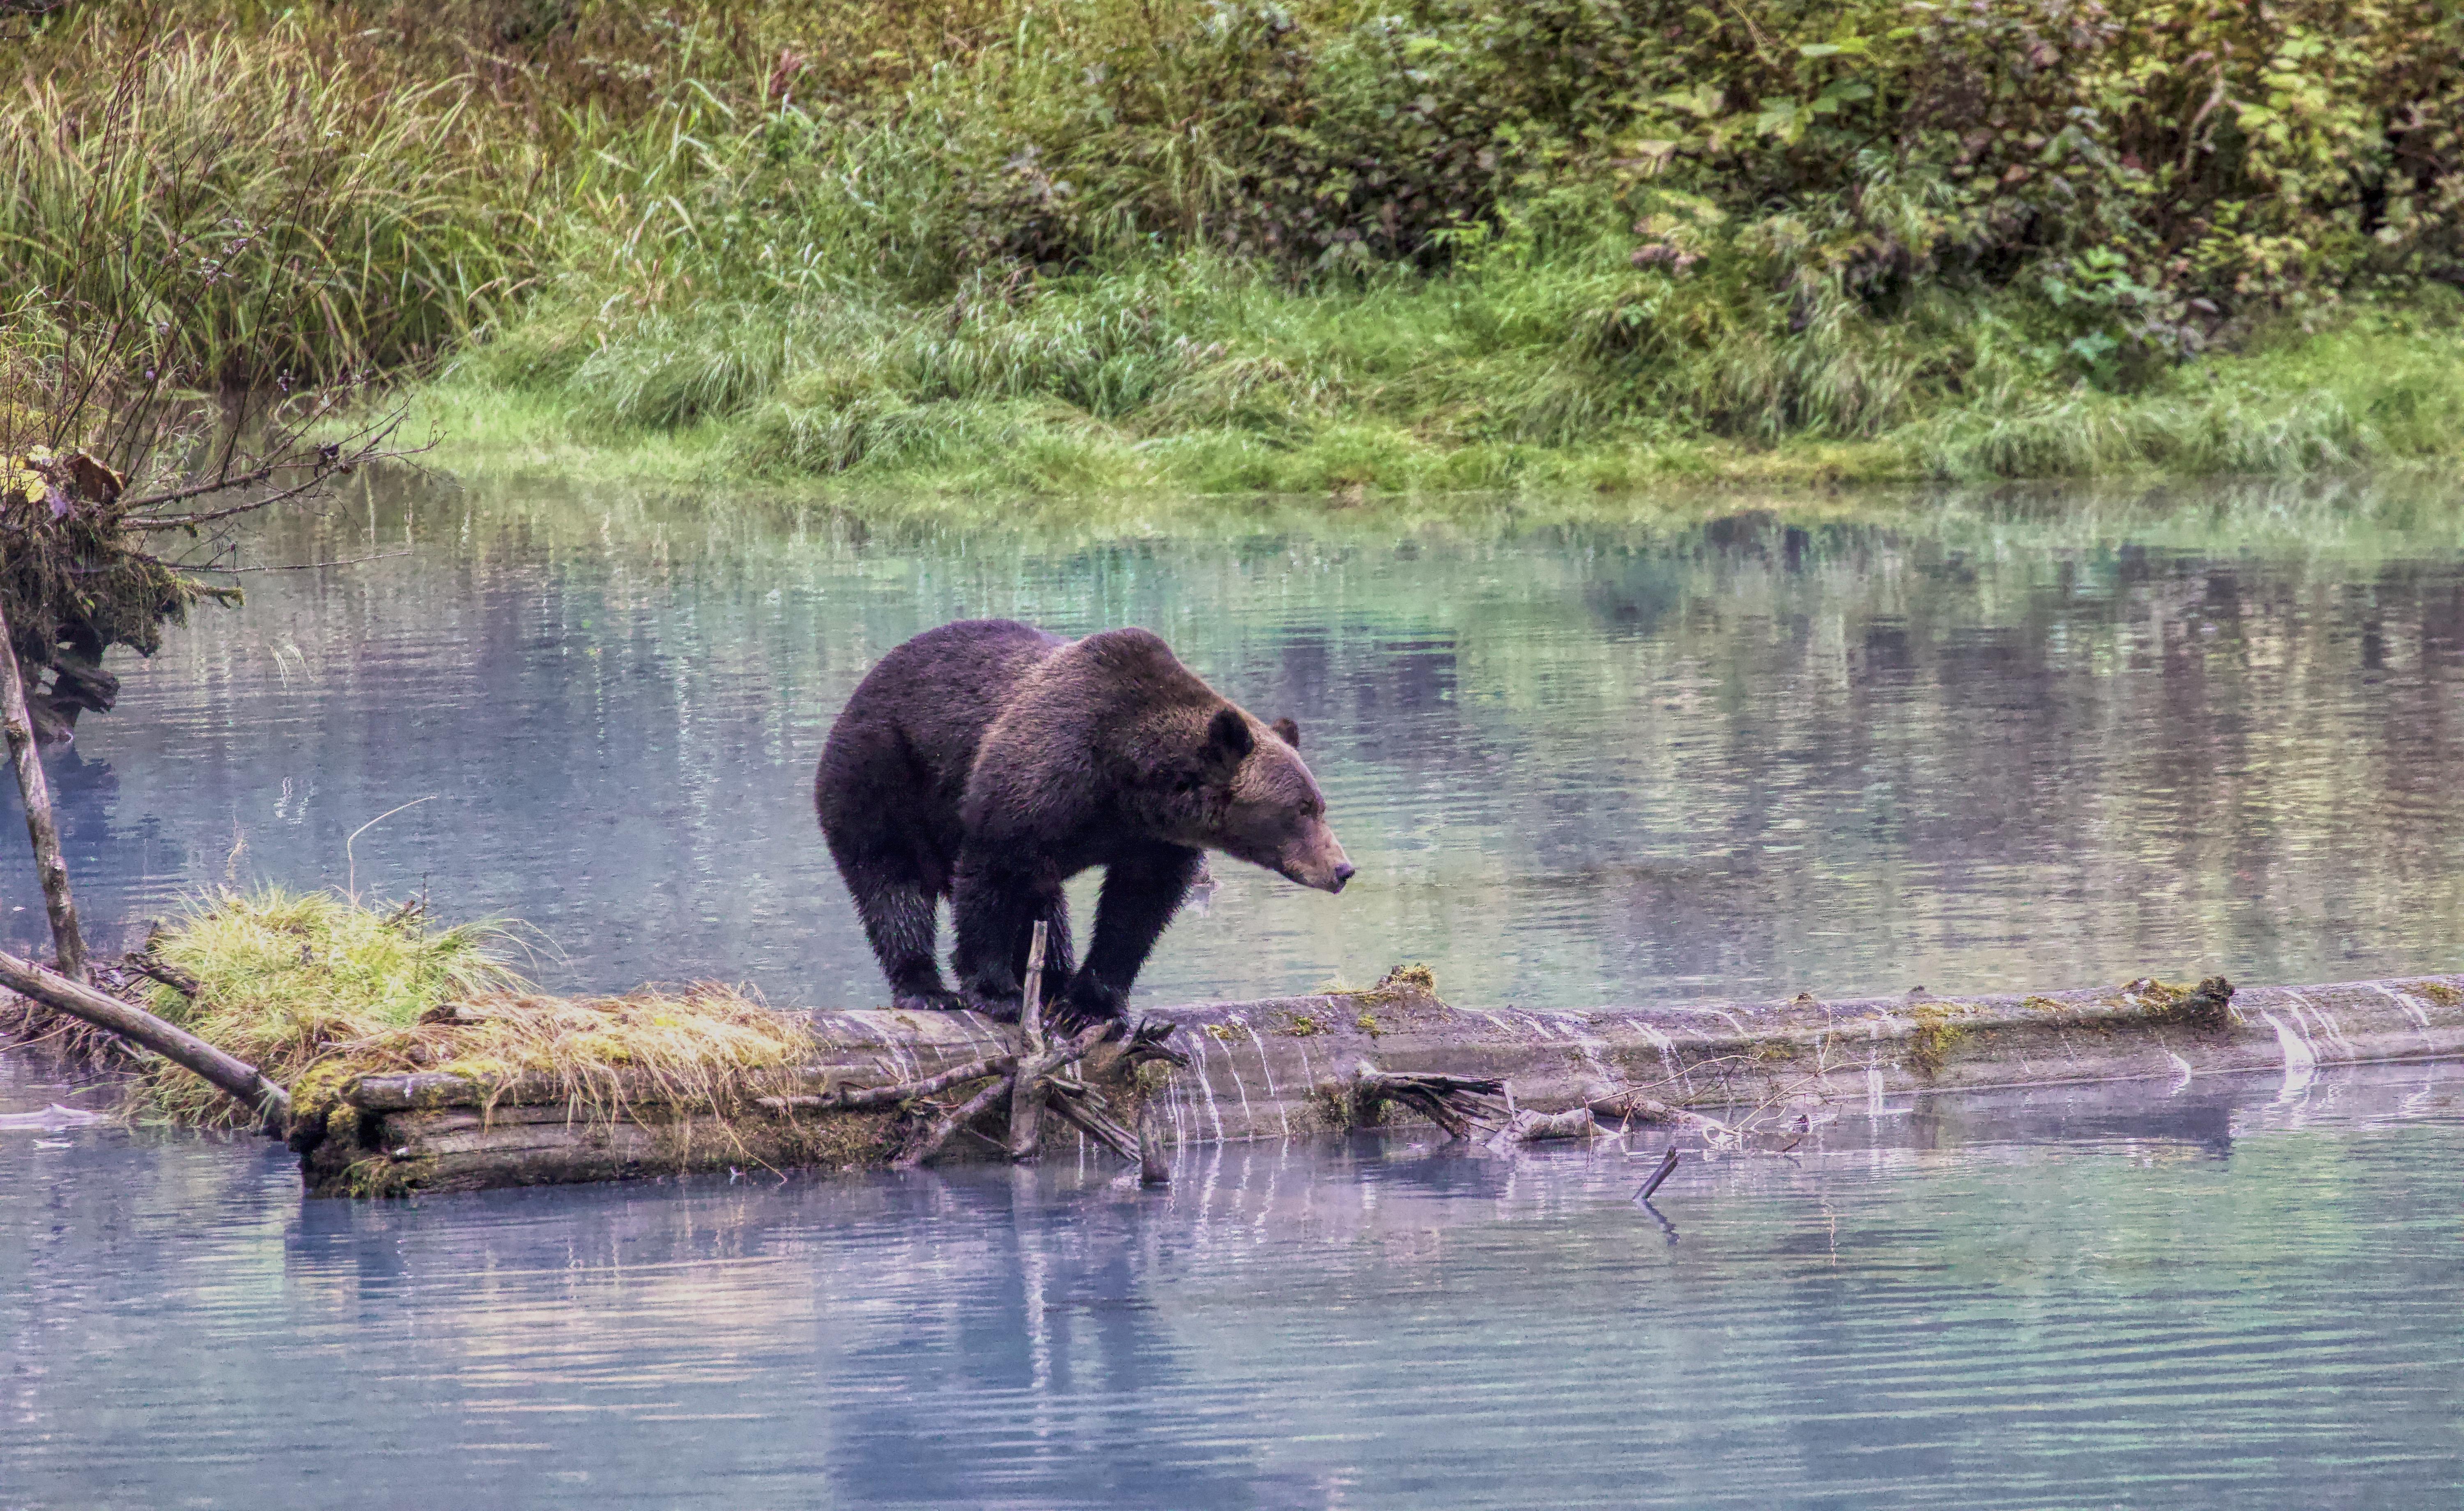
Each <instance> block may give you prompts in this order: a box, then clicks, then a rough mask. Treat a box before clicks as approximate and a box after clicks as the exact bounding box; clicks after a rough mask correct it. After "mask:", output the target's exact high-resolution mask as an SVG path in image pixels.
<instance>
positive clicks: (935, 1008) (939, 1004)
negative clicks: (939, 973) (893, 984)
mask: <svg viewBox="0 0 2464 1511" xmlns="http://www.w3.org/2000/svg"><path fill="white" fill-rule="evenodd" d="M890 1005H891V1007H894V1008H896V1009H897V1010H898V1011H900V1012H902V1013H963V1012H965V1011H966V1010H967V1009H968V1008H969V1007H971V1006H973V1005H974V1004H973V1003H970V1002H969V1001H968V1000H967V999H966V998H965V997H963V996H959V995H958V994H957V993H956V992H952V991H947V990H941V991H932V992H901V993H899V994H898V995H897V996H894V997H891V999H890Z"/></svg>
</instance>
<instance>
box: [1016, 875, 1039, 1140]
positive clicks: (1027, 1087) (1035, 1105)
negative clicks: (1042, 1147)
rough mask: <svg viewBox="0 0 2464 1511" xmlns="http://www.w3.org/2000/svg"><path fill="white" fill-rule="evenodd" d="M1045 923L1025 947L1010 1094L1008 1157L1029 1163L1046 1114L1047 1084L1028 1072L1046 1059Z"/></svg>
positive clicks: (1037, 926)
mask: <svg viewBox="0 0 2464 1511" xmlns="http://www.w3.org/2000/svg"><path fill="white" fill-rule="evenodd" d="M1044 949H1045V921H1044V920H1043V919H1041V918H1039V919H1037V920H1036V921H1035V932H1034V933H1033V935H1032V936H1030V937H1029V939H1028V940H1027V945H1026V981H1025V983H1024V986H1023V990H1022V992H1021V994H1020V1000H1019V1009H1018V1045H1019V1051H1018V1052H1019V1063H1020V1066H1021V1070H1020V1074H1019V1077H1018V1081H1017V1083H1016V1084H1014V1085H1012V1086H1011V1087H1010V1093H1009V1157H1010V1158H1011V1159H1014V1160H1029V1159H1033V1158H1034V1157H1035V1147H1036V1139H1037V1136H1038V1133H1039V1131H1040V1129H1039V1128H1038V1124H1039V1123H1040V1122H1041V1120H1042V1118H1043V1114H1044V1080H1043V1077H1042V1076H1041V1075H1039V1074H1038V1073H1037V1072H1035V1071H1034V1070H1032V1069H1030V1068H1027V1067H1029V1066H1032V1065H1034V1064H1035V1063H1037V1062H1040V1061H1041V1060H1042V1059H1043V1057H1044V1049H1045V1046H1044Z"/></svg>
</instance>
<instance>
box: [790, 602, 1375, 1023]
mask: <svg viewBox="0 0 2464 1511" xmlns="http://www.w3.org/2000/svg"><path fill="white" fill-rule="evenodd" d="M1299 746H1300V730H1299V728H1298V727H1297V726H1295V725H1294V724H1293V723H1292V722H1291V721H1290V720H1289V719H1277V720H1276V721H1275V722H1274V723H1273V724H1271V725H1268V724H1265V723H1261V722H1260V721H1259V720H1258V719H1257V718H1255V717H1253V716H1252V715H1251V714H1249V713H1248V712H1245V711H1244V710H1243V709H1242V708H1241V707H1240V706H1239V705H1237V704H1235V703H1233V702H1232V701H1231V700H1229V699H1227V698H1225V697H1224V696H1223V695H1222V694H1221V693H1220V692H1217V691H1216V690H1214V689H1213V688H1210V687H1208V686H1207V685H1206V684H1205V683H1204V682H1202V681H1200V680H1199V677H1198V676H1197V674H1196V673H1194V672H1192V671H1191V670H1190V669H1189V668H1186V667H1184V666H1182V665H1181V664H1180V662H1179V660H1178V658H1177V657H1175V656H1174V655H1173V653H1172V647H1170V646H1166V645H1165V644H1164V643H1163V641H1162V640H1161V639H1160V638H1158V637H1157V636H1155V634H1153V633H1151V632H1149V631H1147V630H1143V629H1113V630H1106V631H1105V632H1103V633H1102V634H1099V635H1089V636H1088V637H1087V638H1086V639H1084V640H1075V641H1072V640H1065V639H1063V638H1062V637H1060V636H1058V635H1053V634H1047V633H1046V632H1045V631H1044V630H1041V629H1037V628H1035V627H1034V626H1033V625H1030V624H1018V623H1016V622H1014V621H1010V620H971V621H967V622H964V623H960V624H944V625H942V626H941V627H940V628H938V629H934V630H928V631H926V632H925V633H923V634H921V635H918V636H916V637H915V638H914V639H913V640H911V641H909V642H907V643H906V644H905V645H903V646H899V647H898V648H897V649H895V650H893V651H891V653H890V654H889V655H887V656H884V657H883V658H882V659H881V663H880V665H878V666H876V667H874V668H872V670H871V671H870V672H869V673H868V674H867V675H866V677H865V679H864V681H863V682H862V683H860V684H858V685H857V687H856V690H855V692H854V694H853V695H852V696H851V697H849V698H848V699H847V708H846V709H845V710H844V711H843V712H841V713H840V714H839V717H838V722H837V723H836V724H834V725H832V726H831V728H830V737H829V742H828V743H827V744H826V745H825V747H824V748H823V751H822V764H821V770H820V772H819V774H818V775H817V776H816V777H815V779H814V785H813V802H814V806H815V807H816V808H817V809H818V810H819V812H820V814H821V821H822V833H823V835H824V837H825V838H826V839H827V840H828V841H829V846H830V855H831V858H832V859H834V860H835V861H837V863H838V867H839V874H840V875H841V876H843V877H845V878H846V879H847V890H848V891H849V892H850V893H852V894H853V895H854V897H855V906H856V911H857V913H858V915H859V916H860V917H861V918H862V919H863V921H864V928H865V933H866V936H867V937H868V938H869V939H870V940H871V942H872V953H874V955H876V956H877V957H878V958H879V959H880V961H881V969H882V971H883V973H884V974H887V975H888V976H889V977H890V986H891V993H892V994H893V995H894V996H895V998H896V1000H897V1001H898V1003H899V1005H901V1006H903V1007H935V1008H963V1007H974V1008H978V1009H980V1010H982V1011H984V1012H987V1013H990V1014H992V1015H994V1016H996V1017H999V1018H1004V1019H1010V1018H1016V1017H1017V1016H1018V1012H1019V1003H1020V996H1021V992H1022V982H1023V977H1024V974H1025V971H1026V956H1027V949H1028V941H1029V939H1030V937H1031V936H1032V934H1033V931H1034V926H1035V923H1036V921H1037V920H1039V919H1041V920H1044V921H1045V923H1046V924H1048V925H1049V926H1050V932H1049V941H1048V943H1047V946H1046V953H1045V964H1044V997H1045V1000H1046V1001H1048V1002H1051V1003H1053V1004H1054V1019H1055V1021H1056V1022H1059V1023H1063V1024H1075V1023H1089V1022H1093V1021H1095V1020H1097V1019H1099V1018H1118V1017H1120V1016H1122V1014H1123V1013H1124V1012H1125V1011H1126V1008H1127V1005H1128V1002H1129V995H1130V987H1131V985H1132V983H1133V982H1134V981H1135V980H1136V979H1137V974H1138V969H1139V967H1141V966H1143V965H1144V964H1145V963H1146V958H1147V954H1148V952H1150V951H1152V950H1153V949H1154V948H1155V939H1156V938H1157V937H1158V936H1159V935H1160V934H1161V933H1162V932H1163V930H1164V926H1165V925H1166V924H1168V923H1170V922H1171V921H1172V916H1173V913H1174V912H1175V911H1176V910H1177V909H1178V908H1179V907H1180V905H1181V901H1182V898H1183V897H1184V896H1185V895H1186V894H1187V893H1188V891H1189V888H1190V887H1191V886H1192V884H1193V883H1194V882H1195V881H1196V880H1197V879H1198V878H1199V876H1200V875H1202V874H1203V873H1204V871H1205V865H1206V863H1205V853H1204V852H1206V851H1208V850H1220V851H1221V852H1223V853H1224V854H1226V855H1229V856H1232V857H1233V858H1235V859H1237V860H1243V861H1248V862H1250V863H1252V864H1254V865H1263V866H1265V868H1266V869H1268V870H1270V871H1275V872H1277V873H1279V874H1281V875H1283V876H1285V877H1287V878H1289V879H1290V880H1292V881H1295V882H1298V883H1300V884H1301V885H1302V886H1304V887H1317V888H1319V889H1320V890H1323V891H1329V892H1339V891H1341V890H1343V884H1344V883H1345V882H1347V881H1349V880H1351V878H1352V863H1351V862H1350V861H1348V860H1346V859H1345V858H1344V854H1343V846H1342V845H1341V844H1339V843H1336V842H1335V838H1334V831H1333V830H1332V829H1331V828H1329V827H1328V826H1327V822H1326V799H1325V798H1324V796H1323V795H1322V794H1320V793H1319V791H1318V786H1317V781H1316V779H1315V778H1314V777H1311V776H1310V775H1309V768H1308V767H1307V766H1305V765H1303V764H1302V763H1301V757H1300V751H1299ZM1095 865H1100V866H1103V867H1104V868H1105V872H1104V885H1103V890H1102V891H1101V892H1100V893H1099V894H1098V897H1097V901H1096V905H1095V932H1094V937H1093V939H1092V940H1091V941H1089V945H1088V948H1087V958H1086V961H1085V963H1084V964H1082V965H1078V966H1075V967H1074V968H1073V966H1072V964H1071V960H1070V945H1069V915H1068V903H1067V898H1066V897H1065V895H1064V894H1063V892H1062V884H1063V883H1064V882H1066V881H1067V880H1068V879H1069V878H1070V877H1072V876H1075V875H1076V874H1078V873H1079V872H1080V871H1083V870H1086V869H1087V868H1088V867H1089V866H1095ZM943 897H947V898H949V899H950V900H951V912H952V914H953V916H954V918H955V921H956V923H957V935H958V938H957V951H956V952H955V953H954V955H953V957H952V961H951V963H952V965H953V967H954V968H955V969H956V970H957V976H958V990H957V991H956V992H953V991H952V990H951V989H950V987H949V986H948V984H947V983H946V982H945V981H944V980H943V978H942V975H941V967H940V963H939V961H938V960H937V959H936V958H935V903H936V901H937V900H938V899H940V898H943Z"/></svg>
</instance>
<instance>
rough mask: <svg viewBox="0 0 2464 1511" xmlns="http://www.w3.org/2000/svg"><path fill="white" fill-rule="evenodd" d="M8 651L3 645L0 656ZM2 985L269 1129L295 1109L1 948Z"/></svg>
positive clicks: (262, 1083) (225, 1062)
mask: <svg viewBox="0 0 2464 1511" xmlns="http://www.w3.org/2000/svg"><path fill="white" fill-rule="evenodd" d="M6 654H7V653H6V651H5V650H0V659H5V657H6ZM0 986H6V987H8V988H9V989H10V990H11V991H12V992H16V993H18V994H19V995H21V996H30V997H33V999H34V1000H35V1001H37V1002H40V1003H42V1004H43V1005H44V1006H46V1007H55V1008H57V1009H59V1010H60V1011H61V1012H63V1013H66V1014H68V1015H69V1016H70V1017H72V1018H81V1019H83V1020H84V1021H86V1022H89V1023H92V1024H93V1025H94V1026H95V1027H97V1028H100V1029H107V1030H109V1031H110V1032H112V1033H114V1034H118V1035H119V1036H120V1037H121V1038H122V1039H125V1040H128V1041H129V1042H131V1043H133V1044H136V1045H138V1046H139V1047H141V1048H144V1049H150V1050H152V1051H153V1052H154V1053H156V1054H158V1055H160V1056H162V1057H163V1058H164V1059H165V1060H167V1061H169V1062H172V1063H173V1064H175V1065H178V1066H180V1067H182V1068H183V1069H186V1070H189V1071H192V1072H194V1073H195V1074H197V1075H198V1076H201V1077H203V1078H204V1079H205V1080H206V1081H207V1082H209V1083H210V1084H212V1085H213V1086H215V1087H216V1088H217V1089H219V1090H221V1091H223V1092H225V1093H227V1094H229V1095H230V1096H231V1097H232V1098H233V1099H234V1100H236V1101H237V1102H238V1103H239V1104H240V1105H241V1106H245V1107H247V1108H248V1109H249V1110H250V1111H252V1112H254V1113H256V1114H257V1115H258V1116H260V1117H262V1118H263V1119H264V1120H265V1124H266V1127H267V1128H269V1129H271V1128H276V1127H279V1126H280V1124H281V1123H282V1121H283V1120H284V1119H286V1118H288V1117H289V1116H290V1115H291V1093H289V1092H287V1091H285V1090H283V1089H282V1088H281V1087H280V1086H277V1085H275V1084H274V1083H273V1082H271V1081H268V1080H267V1079H266V1078H265V1075H264V1073H263V1072H261V1071H259V1070H258V1069H257V1068H256V1067H255V1066H254V1065H252V1064H250V1063H248V1062H246V1061H242V1060H236V1059H233V1058H232V1057H231V1056H230V1055H227V1054H225V1053H223V1052H222V1051H221V1050H219V1049H216V1048H215V1047H214V1046H213V1045H211V1044H209V1043H207V1042H206V1041H205V1040H202V1039H199V1038H198V1037H197V1036H196V1035H194V1034H191V1033H189V1032H188V1031H187V1029H185V1028H181V1027H179V1026H177V1025H175V1024H172V1023H167V1022H165V1021H164V1020H163V1019H162V1018H156V1017H155V1016H154V1015H153V1014H151V1013H149V1012H147V1011H145V1010H144V1009H143V1008H142V1007H135V1006H132V1005H130V1004H129V1003H126V1002H123V1001H121V1000H120V998H118V997H116V996H104V995H103V994H102V993H100V992H98V991H96V990H95V989H94V988H92V987H90V986H86V985H83V984H81V983H79V982H76V981H72V980H70V979H68V977H66V976H64V975H60V974H55V973H54V972H51V971H46V970H44V969H43V968H42V967H41V966H38V965H36V964H34V963H33V961H31V960H20V959H19V958H17V957H16V956H15V955H12V954H10V953H7V952H6V951H0Z"/></svg>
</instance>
